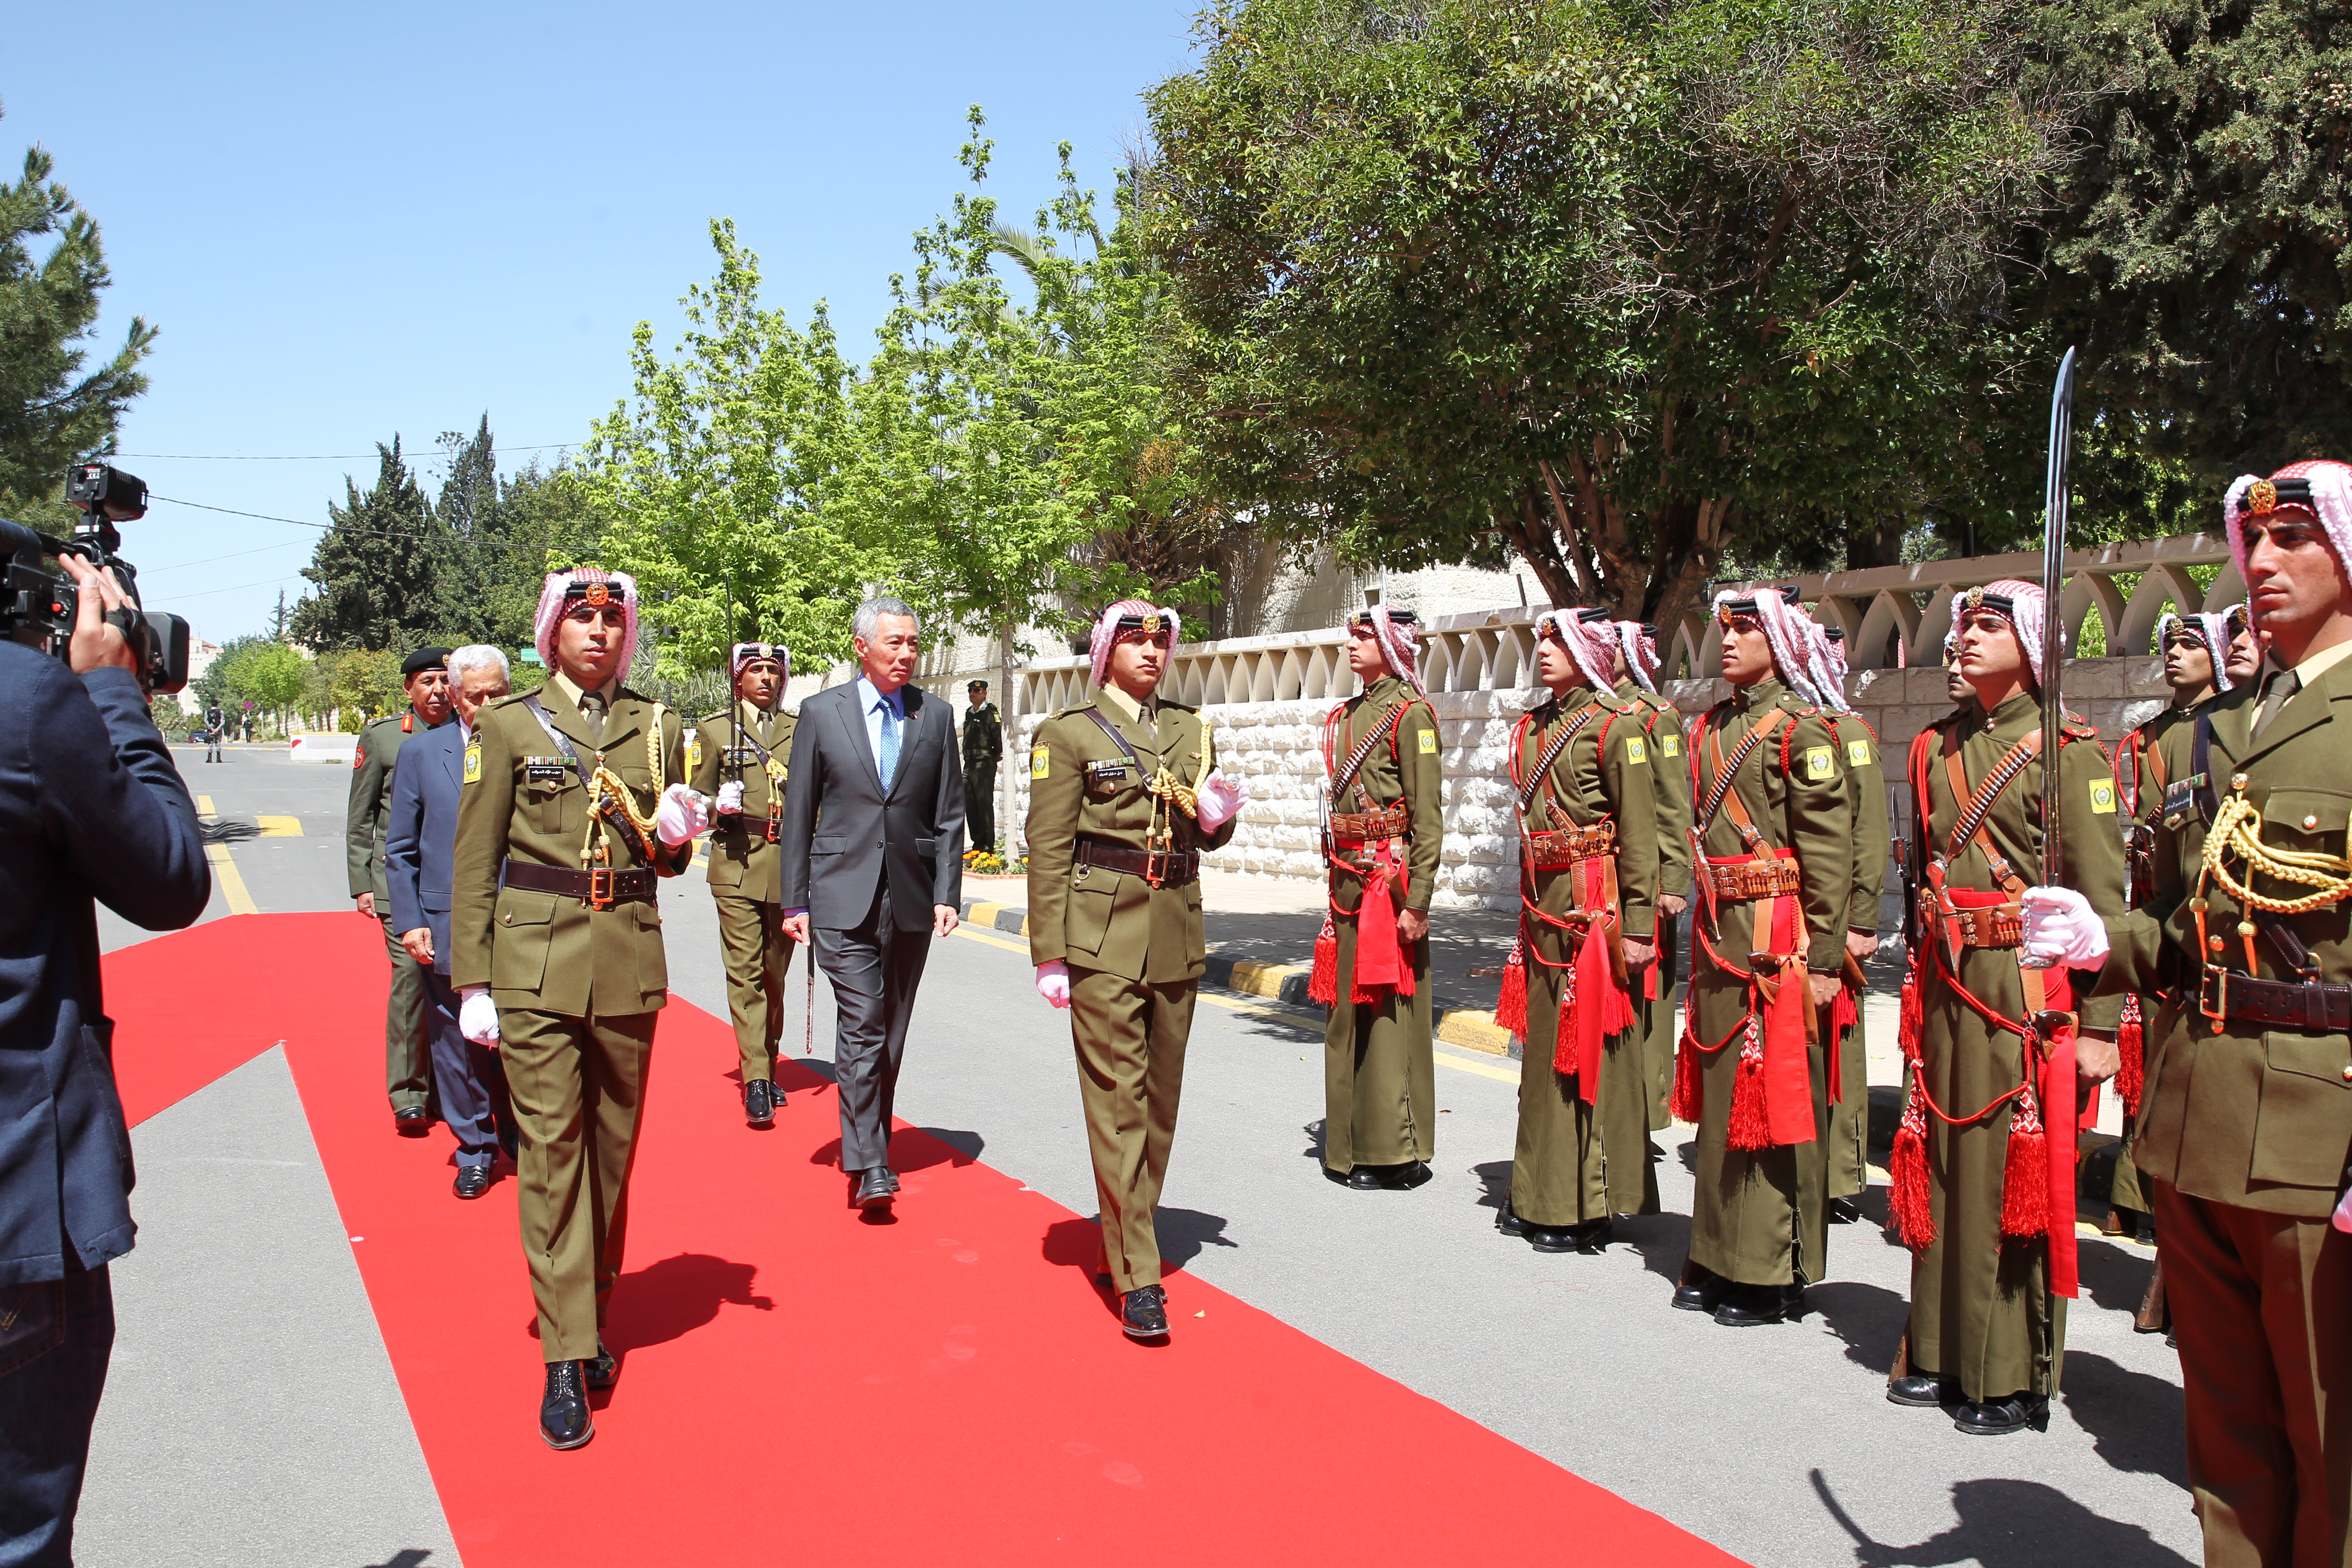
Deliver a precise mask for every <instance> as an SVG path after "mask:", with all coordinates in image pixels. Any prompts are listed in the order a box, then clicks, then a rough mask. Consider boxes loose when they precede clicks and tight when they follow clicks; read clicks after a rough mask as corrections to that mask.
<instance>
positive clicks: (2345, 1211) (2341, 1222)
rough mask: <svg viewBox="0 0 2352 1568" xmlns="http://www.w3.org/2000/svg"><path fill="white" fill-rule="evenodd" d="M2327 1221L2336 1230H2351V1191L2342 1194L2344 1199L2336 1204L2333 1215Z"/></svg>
mask: <svg viewBox="0 0 2352 1568" xmlns="http://www.w3.org/2000/svg"><path fill="white" fill-rule="evenodd" d="M2327 1223H2328V1224H2330V1225H2332V1226H2335V1227H2336V1229H2338V1230H2352V1193H2346V1194H2344V1201H2343V1202H2341V1203H2339V1204H2337V1205H2336V1215H2335V1217H2334V1218H2333V1219H2331V1220H2329V1221H2328V1222H2327Z"/></svg>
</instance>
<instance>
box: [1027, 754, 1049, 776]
mask: <svg viewBox="0 0 2352 1568" xmlns="http://www.w3.org/2000/svg"><path fill="white" fill-rule="evenodd" d="M1053 762H1054V753H1053V752H1052V750H1051V749H1050V748H1048V747H1045V746H1040V747H1038V748H1037V749H1036V750H1035V751H1034V752H1030V753H1029V776H1030V777H1031V778H1033V779H1042V778H1044V777H1045V774H1046V772H1047V770H1048V769H1050V768H1051V767H1052V766H1053Z"/></svg>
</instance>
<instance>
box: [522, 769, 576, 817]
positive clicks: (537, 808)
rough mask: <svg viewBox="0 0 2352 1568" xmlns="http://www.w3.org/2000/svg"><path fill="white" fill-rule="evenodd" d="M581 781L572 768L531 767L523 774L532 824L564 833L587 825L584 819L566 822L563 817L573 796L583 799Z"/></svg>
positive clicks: (525, 797)
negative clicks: (558, 770) (561, 770)
mask: <svg viewBox="0 0 2352 1568" xmlns="http://www.w3.org/2000/svg"><path fill="white" fill-rule="evenodd" d="M584 798H585V796H584V792H583V791H582V790H581V787H580V781H579V780H578V779H576V778H574V777H572V772H571V770H570V769H568V768H567V769H565V770H564V771H563V772H562V773H553V772H552V771H551V770H546V769H540V768H532V769H530V770H528V771H527V772H526V773H524V775H523V784H522V802H523V810H524V811H525V812H527V813H529V815H530V825H531V826H532V828H534V829H535V830H536V831H538V832H541V833H561V832H562V831H563V830H564V828H566V827H567V826H569V827H574V828H578V827H584V826H587V824H586V823H584V822H571V823H567V822H566V821H565V820H564V818H565V816H566V815H567V813H568V812H570V810H571V805H570V803H571V802H572V800H574V799H584Z"/></svg>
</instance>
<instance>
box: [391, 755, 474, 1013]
mask: <svg viewBox="0 0 2352 1568" xmlns="http://www.w3.org/2000/svg"><path fill="white" fill-rule="evenodd" d="M465 757H466V742H465V739H464V737H463V735H462V734H461V733H460V731H459V727H458V726H457V724H456V723H455V722H451V723H447V724H444V725H442V726H441V727H440V728H439V729H437V730H427V731H425V733H424V734H422V735H414V736H411V737H410V738H409V740H408V742H407V744H405V745H404V746H403V747H401V749H400V763H401V765H400V766H399V767H397V768H395V769H394V770H393V775H392V805H391V808H390V809H389V810H388V811H387V812H386V813H385V816H384V829H383V874H384V885H385V887H386V888H387V889H389V890H390V892H391V895H392V910H391V914H392V933H393V935H394V936H398V935H400V934H401V933H402V932H404V931H415V929H416V928H417V927H418V926H424V927H425V928H426V929H427V930H429V931H432V932H433V968H434V972H435V973H439V974H446V973H449V889H450V885H451V878H450V859H451V856H452V853H453V852H454V850H455V849H456V847H457V788H458V784H459V781H460V779H461V778H462V777H463V770H464V767H465Z"/></svg>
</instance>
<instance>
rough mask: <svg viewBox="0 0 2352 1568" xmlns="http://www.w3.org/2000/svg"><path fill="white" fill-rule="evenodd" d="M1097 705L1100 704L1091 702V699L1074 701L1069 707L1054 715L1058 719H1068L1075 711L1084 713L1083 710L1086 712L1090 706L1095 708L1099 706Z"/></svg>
mask: <svg viewBox="0 0 2352 1568" xmlns="http://www.w3.org/2000/svg"><path fill="white" fill-rule="evenodd" d="M1097 706H1099V704H1097V703H1095V702H1090V701H1089V702H1073V703H1071V704H1070V705H1069V706H1068V707H1067V708H1065V709H1063V710H1061V711H1060V712H1058V713H1056V714H1055V715H1054V717H1055V718H1056V719H1066V718H1068V717H1069V716H1070V715H1071V714H1073V713H1083V712H1085V711H1086V710H1087V709H1089V708H1094V707H1097Z"/></svg>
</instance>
